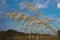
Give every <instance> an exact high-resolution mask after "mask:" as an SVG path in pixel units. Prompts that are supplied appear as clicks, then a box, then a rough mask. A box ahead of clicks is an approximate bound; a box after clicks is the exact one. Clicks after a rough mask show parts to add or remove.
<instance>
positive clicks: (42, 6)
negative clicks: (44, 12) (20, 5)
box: [36, 3, 47, 8]
mask: <svg viewBox="0 0 60 40" xmlns="http://www.w3.org/2000/svg"><path fill="white" fill-rule="evenodd" d="M36 7H37V8H46V7H47V6H46V5H43V4H40V3H38V4H37V5H36Z"/></svg>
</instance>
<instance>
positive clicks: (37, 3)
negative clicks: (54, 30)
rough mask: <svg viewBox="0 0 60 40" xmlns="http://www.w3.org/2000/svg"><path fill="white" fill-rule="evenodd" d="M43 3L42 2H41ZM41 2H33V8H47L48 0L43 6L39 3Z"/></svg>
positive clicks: (36, 0) (35, 0)
mask: <svg viewBox="0 0 60 40" xmlns="http://www.w3.org/2000/svg"><path fill="white" fill-rule="evenodd" d="M42 1H43V0H42ZM40 2H41V1H40V0H33V3H35V6H36V7H37V8H47V7H48V4H49V3H50V0H48V1H46V2H44V3H43V4H42V3H40Z"/></svg>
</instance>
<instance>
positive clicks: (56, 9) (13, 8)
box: [0, 0, 60, 33]
mask: <svg viewBox="0 0 60 40" xmlns="http://www.w3.org/2000/svg"><path fill="white" fill-rule="evenodd" d="M28 1H29V2H31V3H32V4H33V5H35V6H36V7H37V8H38V9H39V10H41V11H42V12H43V13H44V14H45V15H47V16H48V17H50V18H51V19H53V20H54V22H55V23H56V25H58V27H59V28H60V0H28ZM25 2H26V0H0V31H2V30H4V31H5V30H8V29H14V30H17V31H20V32H21V31H22V30H20V29H19V28H20V27H19V26H20V24H18V25H17V24H16V23H15V21H13V20H12V19H10V18H8V17H3V15H4V14H7V13H10V12H23V13H25V14H29V15H33V14H34V12H31V11H29V10H28V9H27V8H26V5H25ZM37 13H38V12H37ZM53 29H54V28H53ZM54 30H55V31H56V29H54ZM46 32H47V33H48V31H47V30H45V29H43V32H41V33H46Z"/></svg>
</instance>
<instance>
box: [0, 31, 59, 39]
mask: <svg viewBox="0 0 60 40" xmlns="http://www.w3.org/2000/svg"><path fill="white" fill-rule="evenodd" d="M36 36H37V34H33V33H32V36H31V38H30V39H29V34H25V33H22V32H17V31H15V30H8V31H6V32H4V31H1V32H0V40H37V38H36ZM38 39H39V40H58V37H57V36H52V35H49V34H39V38H38Z"/></svg>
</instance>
